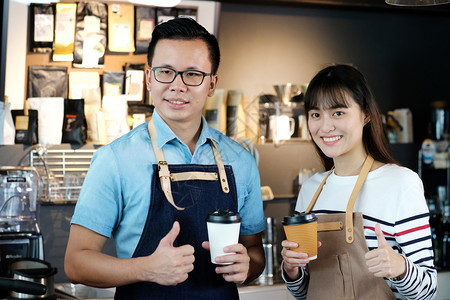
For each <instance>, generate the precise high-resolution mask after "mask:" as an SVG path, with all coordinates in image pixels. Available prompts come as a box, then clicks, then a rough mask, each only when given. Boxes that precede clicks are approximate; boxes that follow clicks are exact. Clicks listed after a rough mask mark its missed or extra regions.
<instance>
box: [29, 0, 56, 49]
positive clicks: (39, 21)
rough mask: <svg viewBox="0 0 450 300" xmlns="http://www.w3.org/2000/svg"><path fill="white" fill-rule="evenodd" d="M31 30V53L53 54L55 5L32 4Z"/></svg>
mask: <svg viewBox="0 0 450 300" xmlns="http://www.w3.org/2000/svg"><path fill="white" fill-rule="evenodd" d="M30 12H31V13H30V15H31V22H30V24H31V30H30V31H29V32H30V35H31V37H30V51H31V52H38V53H49V52H52V47H53V38H54V29H55V5H54V4H35V3H32V4H30Z"/></svg>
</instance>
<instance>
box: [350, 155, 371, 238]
mask: <svg viewBox="0 0 450 300" xmlns="http://www.w3.org/2000/svg"><path fill="white" fill-rule="evenodd" d="M373 161H374V159H373V157H372V156H370V155H368V156H367V157H366V160H365V161H364V164H363V166H362V168H361V172H360V173H359V176H358V179H357V180H356V184H355V187H354V188H353V191H352V194H351V195H350V199H349V200H348V204H347V209H346V210H345V237H346V240H347V243H349V244H351V243H353V206H355V202H356V198H357V197H358V194H359V191H360V190H361V187H362V185H363V184H364V181H365V180H366V178H367V175H368V174H369V172H370V169H371V168H372V164H373Z"/></svg>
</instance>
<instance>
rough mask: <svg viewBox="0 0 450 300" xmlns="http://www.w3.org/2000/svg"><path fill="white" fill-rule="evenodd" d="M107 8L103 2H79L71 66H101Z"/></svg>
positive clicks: (105, 33) (102, 62)
mask: <svg viewBox="0 0 450 300" xmlns="http://www.w3.org/2000/svg"><path fill="white" fill-rule="evenodd" d="M107 18H108V9H107V6H106V4H105V3H99V2H79V3H78V5H77V21H76V25H75V45H74V47H75V48H74V52H73V66H74V67H77V68H102V67H103V65H104V61H105V51H106V39H107V26H108V23H107V22H108V20H107Z"/></svg>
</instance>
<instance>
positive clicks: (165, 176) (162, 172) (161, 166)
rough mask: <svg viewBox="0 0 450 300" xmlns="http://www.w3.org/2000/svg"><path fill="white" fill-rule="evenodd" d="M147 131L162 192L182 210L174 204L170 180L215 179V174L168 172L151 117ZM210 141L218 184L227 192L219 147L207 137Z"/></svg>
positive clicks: (171, 202) (227, 187)
mask: <svg viewBox="0 0 450 300" xmlns="http://www.w3.org/2000/svg"><path fill="white" fill-rule="evenodd" d="M148 132H149V135H150V140H151V141H152V147H153V151H154V152H155V156H156V160H157V161H158V174H159V178H160V182H161V189H162V190H163V192H164V195H165V196H166V198H167V201H169V203H170V204H172V205H173V207H175V208H176V209H177V210H184V208H182V207H179V206H177V205H176V204H175V202H174V200H173V197H172V189H171V181H180V180H217V174H216V173H211V174H205V173H202V172H184V173H174V174H170V171H169V165H168V164H167V161H166V160H165V158H164V153H163V151H162V149H161V148H158V147H157V146H156V129H155V124H154V122H153V118H150V120H149V121H148ZM208 141H209V142H210V145H211V148H212V150H213V153H214V158H215V159H216V163H217V168H218V170H219V178H220V184H221V186H222V191H223V192H224V193H229V192H230V189H229V186H228V179H227V175H226V172H225V166H224V164H223V161H222V157H221V156H220V152H219V149H218V148H217V145H216V143H215V142H214V141H213V140H211V139H208Z"/></svg>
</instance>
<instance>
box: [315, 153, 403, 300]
mask: <svg viewBox="0 0 450 300" xmlns="http://www.w3.org/2000/svg"><path fill="white" fill-rule="evenodd" d="M373 161H374V160H373V158H372V157H371V156H370V155H369V156H368V157H367V158H366V160H365V162H364V165H363V167H362V169H361V172H360V174H359V176H358V179H357V180H356V184H355V187H354V188H353V191H352V193H351V195H350V199H349V201H348V204H347V209H346V212H345V213H337V214H325V215H318V224H317V231H318V236H317V238H318V240H319V241H322V246H321V247H320V248H319V249H318V254H317V259H315V260H313V261H311V262H310V263H309V264H308V266H307V268H308V272H309V276H310V277H309V284H308V294H307V299H317V300H322V299H339V300H344V299H346V300H347V299H367V300H373V299H377V300H378V299H380V300H381V299H396V298H395V296H394V293H393V292H392V290H391V289H390V288H389V286H388V285H387V283H386V281H384V279H383V278H381V277H375V276H374V275H373V274H372V273H370V272H369V269H368V268H367V266H366V259H365V254H366V253H367V252H368V251H369V249H368V248H367V244H366V239H365V236H364V226H363V219H362V213H360V212H356V213H353V206H354V205H355V202H356V198H357V196H358V194H359V191H360V189H361V187H362V185H363V183H364V181H365V179H366V177H367V175H368V174H369V171H370V169H371V167H372V164H373ZM331 172H332V170H331V171H330V172H329V173H328V175H327V176H326V177H325V178H324V180H323V181H322V183H321V184H320V185H319V188H318V189H317V191H316V193H315V195H314V197H313V199H312V201H311V203H310V204H309V206H308V208H307V209H306V212H310V211H311V209H312V208H313V207H314V204H315V203H316V200H317V198H318V197H319V194H320V192H321V191H322V188H323V186H324V185H325V182H326V180H327V178H328V176H329V175H330V174H331ZM344 229H345V230H344Z"/></svg>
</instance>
